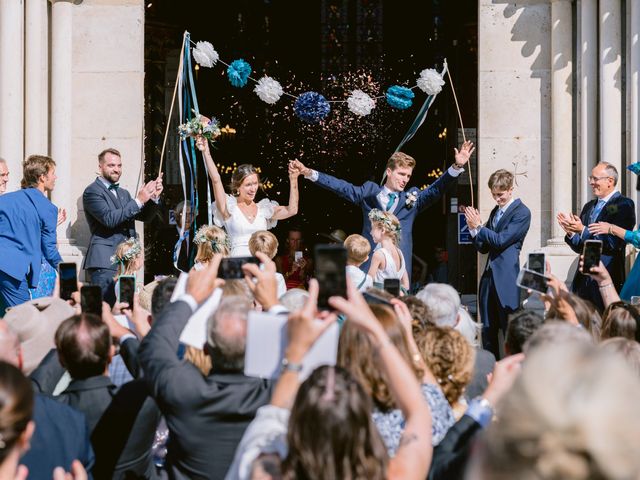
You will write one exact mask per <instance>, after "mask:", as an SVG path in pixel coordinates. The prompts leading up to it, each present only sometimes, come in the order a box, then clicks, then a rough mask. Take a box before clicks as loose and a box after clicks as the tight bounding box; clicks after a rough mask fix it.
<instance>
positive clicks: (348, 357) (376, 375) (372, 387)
mask: <svg viewBox="0 0 640 480" xmlns="http://www.w3.org/2000/svg"><path fill="white" fill-rule="evenodd" d="M370 308H371V311H372V312H373V314H374V315H375V316H376V318H377V319H378V321H379V322H380V324H381V325H382V326H383V328H384V329H385V331H386V332H387V335H389V339H390V340H391V342H392V343H393V344H394V346H395V347H396V348H397V349H398V350H399V351H400V354H401V355H402V356H403V357H404V359H405V360H406V361H407V363H408V364H409V365H412V366H413V367H414V371H415V373H416V378H417V379H421V378H422V375H423V373H424V372H422V370H421V369H420V368H418V367H416V366H415V364H414V363H413V359H412V358H411V353H410V351H409V344H408V343H407V338H406V337H405V333H404V330H403V328H402V325H401V324H400V321H399V320H398V318H397V317H396V315H395V313H394V312H393V310H391V308H389V307H387V306H383V305H370ZM375 350H376V348H375V346H374V345H372V343H371V340H370V339H369V336H368V335H366V334H364V333H363V332H362V331H361V330H360V329H358V328H357V327H354V326H353V325H352V324H351V322H349V320H348V319H347V321H346V322H345V323H344V324H343V325H342V330H341V332H340V339H339V341H338V361H337V364H338V365H339V366H341V367H343V368H345V369H347V370H349V372H350V373H351V374H352V375H353V376H354V377H355V378H356V380H358V381H359V382H360V384H361V385H362V387H363V388H364V390H365V391H366V392H367V393H368V394H369V395H370V396H371V397H372V398H373V401H374V403H375V405H376V407H377V408H379V409H380V410H382V411H388V410H390V409H392V408H395V402H394V400H393V396H392V395H391V391H390V390H389V387H388V385H387V379H386V377H385V376H384V374H383V373H382V371H381V370H380V369H379V368H378V364H377V362H376V354H375Z"/></svg>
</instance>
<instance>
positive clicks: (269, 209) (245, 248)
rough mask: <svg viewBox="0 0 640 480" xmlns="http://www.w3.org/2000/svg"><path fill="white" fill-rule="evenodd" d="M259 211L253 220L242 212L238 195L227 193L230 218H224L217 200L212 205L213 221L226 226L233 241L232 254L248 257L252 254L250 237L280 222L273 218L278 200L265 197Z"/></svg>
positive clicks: (220, 225)
mask: <svg viewBox="0 0 640 480" xmlns="http://www.w3.org/2000/svg"><path fill="white" fill-rule="evenodd" d="M257 205H258V212H257V213H256V218H255V219H254V220H253V222H250V221H249V219H248V218H247V217H246V216H245V214H244V213H242V210H240V208H238V200H237V199H236V197H233V196H231V195H227V211H228V212H229V218H227V219H226V220H224V219H223V218H222V214H221V213H220V211H219V210H218V208H217V207H216V204H215V202H214V203H213V204H212V205H211V207H212V210H213V223H215V224H216V225H217V226H218V227H221V228H224V229H225V230H226V231H227V235H229V240H230V242H231V256H232V257H248V256H249V255H251V253H250V252H249V238H250V237H251V235H253V234H254V233H255V232H257V231H260V230H270V229H272V228H273V227H275V226H276V225H277V223H278V221H277V220H272V218H273V216H274V214H275V210H276V207H278V202H275V201H273V200H269V199H268V198H264V199H262V200H260V201H259V202H258V204H257Z"/></svg>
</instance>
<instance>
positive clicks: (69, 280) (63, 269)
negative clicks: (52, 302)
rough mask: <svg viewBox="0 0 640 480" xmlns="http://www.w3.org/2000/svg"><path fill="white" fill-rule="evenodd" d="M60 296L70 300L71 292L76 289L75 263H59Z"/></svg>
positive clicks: (76, 274)
mask: <svg viewBox="0 0 640 480" xmlns="http://www.w3.org/2000/svg"><path fill="white" fill-rule="evenodd" d="M58 276H59V278H60V298H61V299H62V300H71V294H72V293H73V292H77V291H78V271H77V266H76V264H75V263H59V264H58Z"/></svg>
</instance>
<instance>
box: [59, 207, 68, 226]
mask: <svg viewBox="0 0 640 480" xmlns="http://www.w3.org/2000/svg"><path fill="white" fill-rule="evenodd" d="M66 220H67V211H66V210H65V209H64V208H59V209H58V224H57V226H60V225H61V224H63V223H64V222H65V221H66Z"/></svg>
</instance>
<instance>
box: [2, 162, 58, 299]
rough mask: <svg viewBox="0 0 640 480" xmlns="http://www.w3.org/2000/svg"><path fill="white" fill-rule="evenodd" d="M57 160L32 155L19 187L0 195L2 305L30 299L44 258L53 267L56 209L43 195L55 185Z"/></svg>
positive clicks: (55, 259) (55, 251)
mask: <svg viewBox="0 0 640 480" xmlns="http://www.w3.org/2000/svg"><path fill="white" fill-rule="evenodd" d="M56 178H57V177H56V163H55V162H54V161H53V160H52V159H51V158H50V157H46V156H43V155H31V156H30V157H29V158H27V159H26V160H25V162H24V164H23V178H22V189H21V190H18V191H17V192H11V193H7V194H5V195H2V196H1V197H0V252H2V255H0V301H2V302H3V303H4V306H5V307H11V306H13V305H19V304H21V303H24V302H26V301H27V300H29V298H30V297H29V288H34V287H35V286H36V285H38V279H39V278H40V266H41V264H42V259H43V258H44V259H45V260H46V261H47V262H49V264H50V265H51V266H52V267H53V268H54V269H55V268H57V267H58V263H60V262H61V261H62V258H60V254H59V253H58V249H57V247H56V227H57V221H58V209H57V208H56V206H55V205H54V204H53V203H51V202H50V201H49V199H48V198H47V197H46V194H47V193H49V192H51V191H52V190H53V188H54V187H55V184H56Z"/></svg>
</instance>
